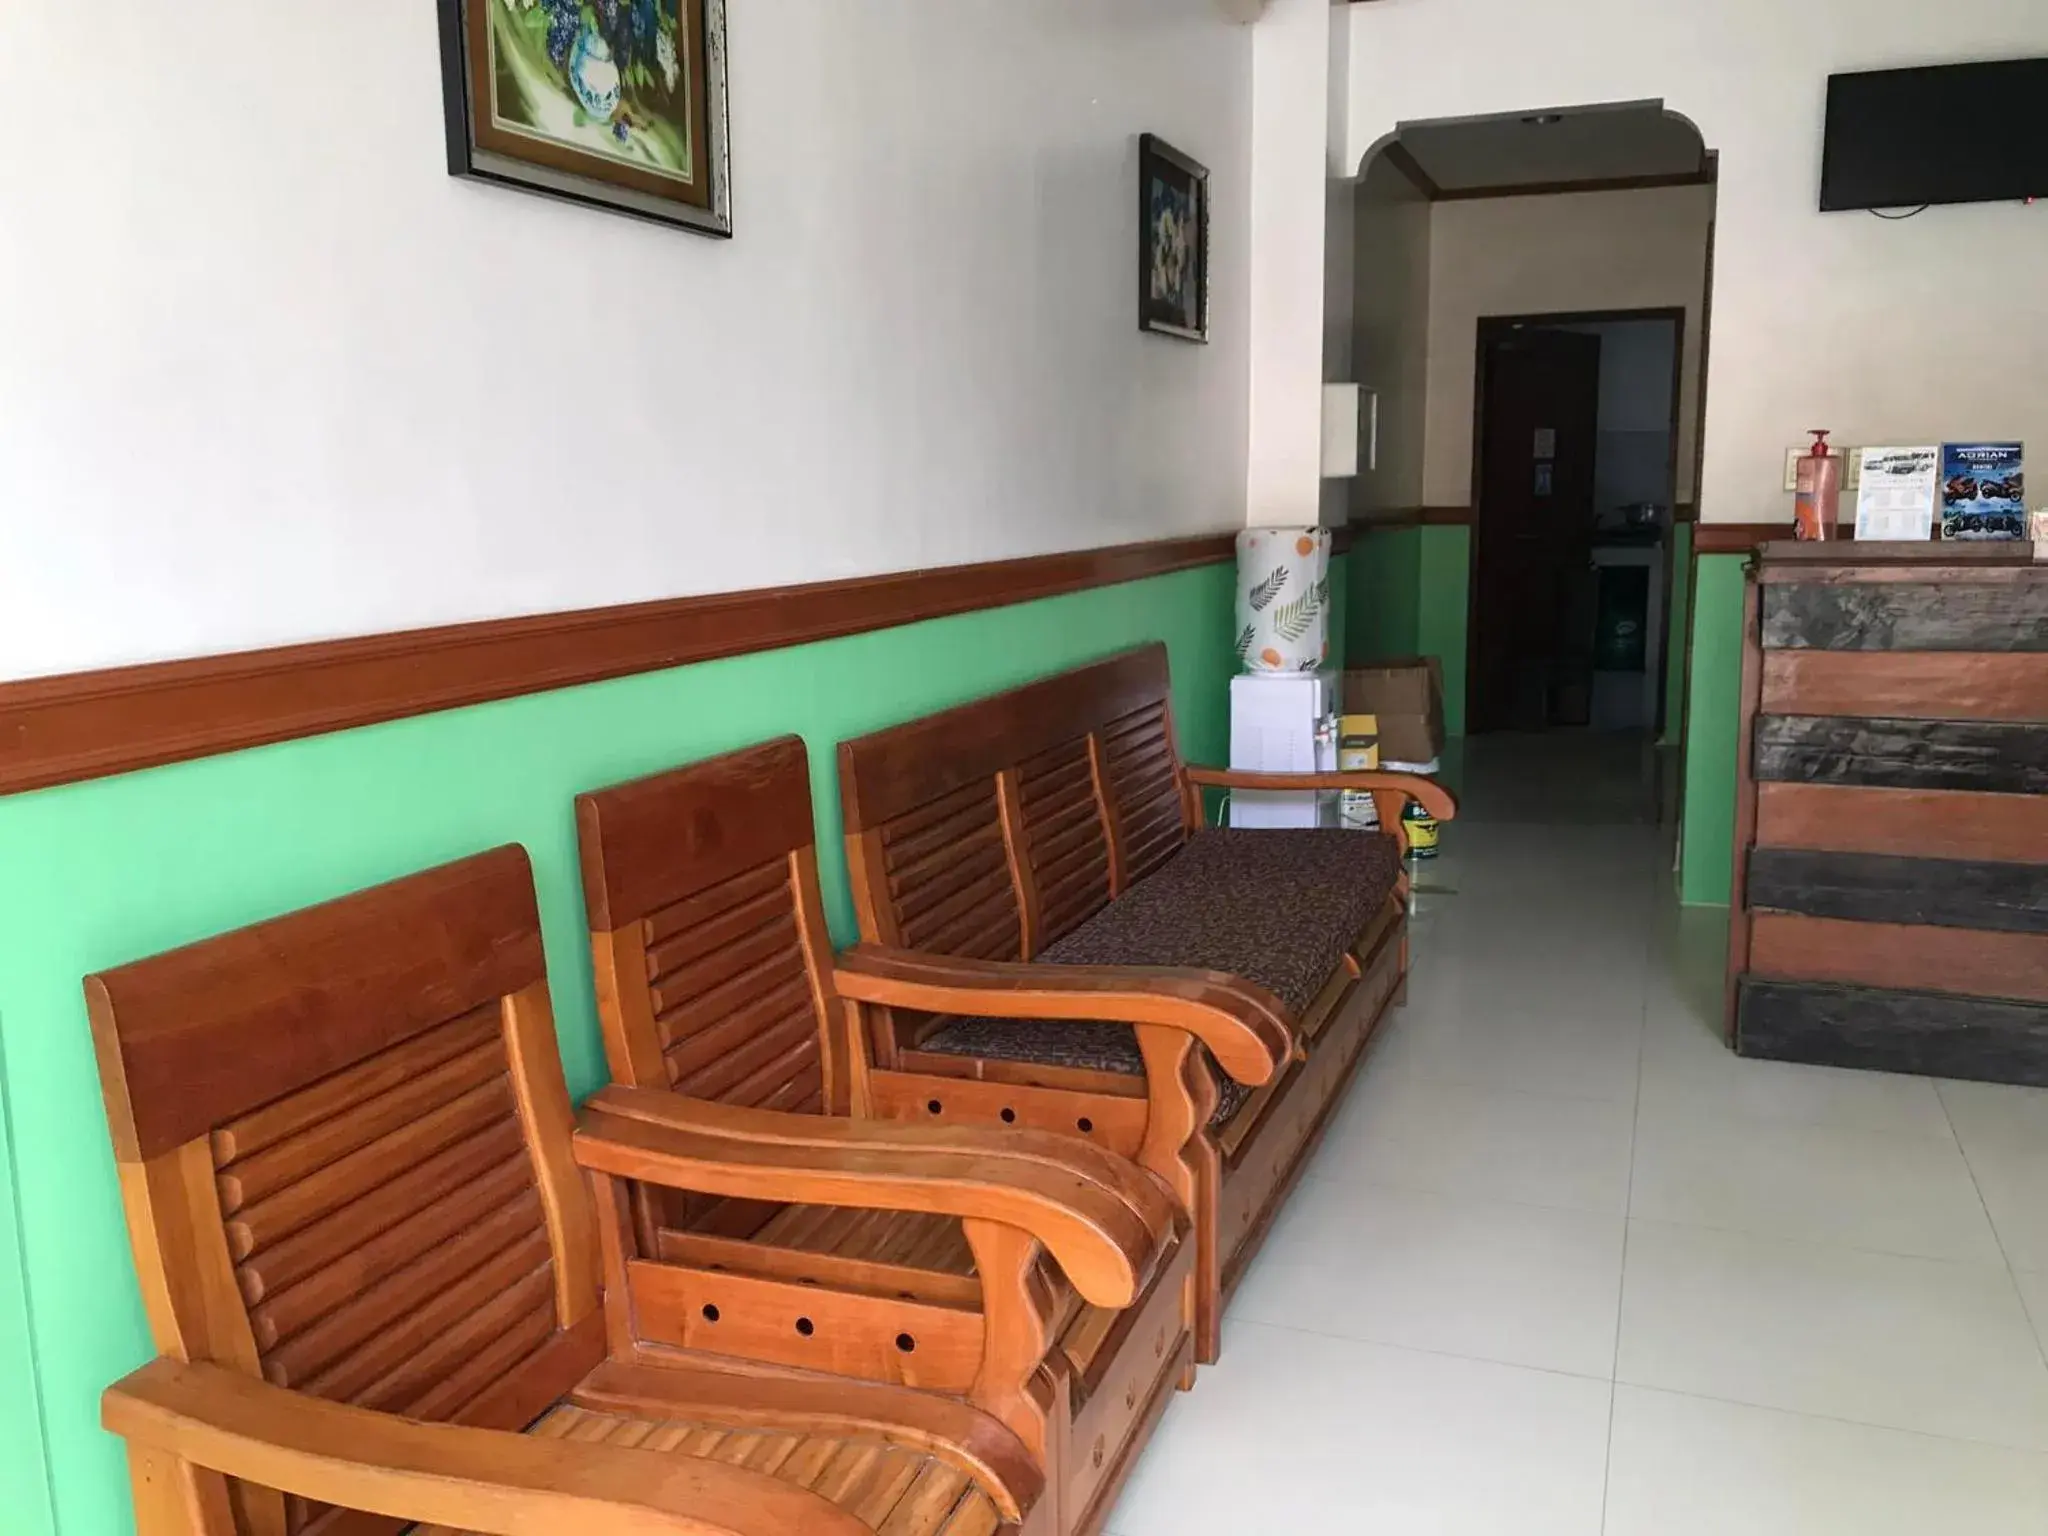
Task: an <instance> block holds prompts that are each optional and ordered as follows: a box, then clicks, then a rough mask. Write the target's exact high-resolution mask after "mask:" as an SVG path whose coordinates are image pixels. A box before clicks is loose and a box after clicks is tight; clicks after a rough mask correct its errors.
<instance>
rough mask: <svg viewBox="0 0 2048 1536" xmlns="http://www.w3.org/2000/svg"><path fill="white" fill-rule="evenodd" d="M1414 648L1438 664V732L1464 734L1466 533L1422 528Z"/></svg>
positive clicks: (1468, 543)
mask: <svg viewBox="0 0 2048 1536" xmlns="http://www.w3.org/2000/svg"><path fill="white" fill-rule="evenodd" d="M1421 533H1422V557H1421V561H1420V583H1419V584H1420V587H1421V593H1422V596H1421V600H1420V603H1419V605H1418V608H1419V613H1420V620H1419V624H1418V628H1417V631H1416V644H1415V649H1416V650H1417V651H1418V652H1419V653H1420V654H1422V655H1424V656H1438V657H1441V658H1442V659H1443V664H1444V730H1445V731H1446V732H1447V733H1448V734H1450V735H1452V736H1462V735H1464V734H1465V642H1466V636H1467V632H1468V624H1469V621H1470V614H1471V607H1472V602H1471V596H1472V530H1471V529H1470V528H1464V527H1448V528H1446V527H1438V526H1435V525H1432V526H1429V527H1425V528H1423V529H1422V530H1421Z"/></svg>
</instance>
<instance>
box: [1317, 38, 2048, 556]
mask: <svg viewBox="0 0 2048 1536" xmlns="http://www.w3.org/2000/svg"><path fill="white" fill-rule="evenodd" d="M1352 44H1353V46H1352V61H1351V62H1352V70H1351V116H1350V124H1349V128H1350V138H1351V145H1352V153H1353V157H1354V160H1359V159H1362V158H1363V156H1364V154H1365V152H1366V150H1367V149H1368V148H1369V147H1370V146H1371V145H1372V144H1373V143H1374V142H1375V141H1376V140H1378V139H1379V138H1380V137H1381V136H1382V135H1383V134H1385V133H1386V132H1387V131H1388V130H1390V129H1391V128H1392V127H1393V126H1394V125H1395V124H1396V123H1398V122H1402V121H1406V120H1414V119H1419V118H1432V117H1458V116H1466V115H1475V114H1482V113H1495V112H1506V111H1513V110H1516V109H1518V108H1538V107H1546V106H1564V105H1575V104H1579V103H1586V102H1602V101H1624V100H1635V99H1642V98H1645V97H1662V98H1663V99H1664V101H1665V103H1666V105H1667V106H1669V107H1670V108H1672V109H1674V110H1676V111H1679V112H1683V113H1685V114H1686V115H1687V116H1689V117H1690V118H1692V120H1693V121H1694V122H1695V123H1697V124H1698V125H1699V127H1700V130H1701V132H1702V134H1703V135H1704V137H1705V139H1706V142H1707V144H1708V145H1709V146H1710V147H1712V148H1715V149H1718V150H1719V151H1720V155H1721V186H1720V204H1719V212H1718V229H1717V232H1716V246H1715V290H1714V321H1713V353H1712V357H1711V358H1710V360H1709V377H1708V386H1707V428H1706V433H1707V436H1706V460H1705V466H1704V471H1703V482H1702V486H1701V491H1700V512H1701V516H1702V517H1703V518H1704V519H1706V520H1709V521H1732V522H1747V521H1755V520H1762V519H1766V518H1770V519H1776V518H1779V517H1786V516H1789V501H1788V499H1787V498H1786V497H1785V496H1784V494H1783V492H1782V490H1781V489H1780V487H1781V485H1782V479H1783V472H1784V450H1785V448H1786V447H1788V446H1790V445H1791V444H1793V443H1796V442H1798V441H1800V440H1801V434H1802V433H1803V432H1804V430H1805V429H1806V428H1808V427H1816V426H1831V427H1833V428H1835V429H1836V432H1837V436H1838V439H1839V440H1840V441H1842V442H1847V443H1858V442H1905V441H1929V440H1933V439H1937V438H1945V437H1960V436H1980V435H1981V436H1986V437H1993V438H1997V437H2008V436H2010V437H2020V438H2025V437H2032V438H2033V439H2034V440H2035V442H2037V443H2042V442H2048V303H2044V301H2043V298H2042V292H2043V290H2042V272H2043V270H2044V266H2043V263H2044V257H2048V209H2041V208H2035V209H2026V208H2022V207H2019V206H2016V205H1992V204H1986V205H1981V206H1976V207H1963V208H1936V209H1931V210H1929V211H1928V212H1927V213H1926V214H1924V215H1922V216H1921V217H1919V218H1916V219H1911V220H1908V221H1906V222H1904V223H1886V222H1883V221H1881V220H1878V219H1875V218H1873V217H1871V216H1870V215H1868V214H1864V213H1834V214H1821V213H1818V212H1816V211H1815V208H1816V206H1817V203H1818V195H1819V184H1820V152H1821V124H1822V113H1823V107H1824V102H1825V92H1826V79H1827V76H1828V75H1829V74H1830V73H1832V72H1835V71H1840V70H1847V69H1875V68H1884V67H1889V66H1895V65H1907V64H1921V63H1936V62H1944V61H1960V60H1968V59H1975V58H1992V57H2000V56H2011V55H2032V54H2042V53H2048V4H2043V3H2042V0H1967V3H1956V4H1949V5H1929V4H1925V3H1923V0H1802V3H1800V4H1796V5H1788V4H1785V3H1784V0H1717V3H1715V4H1712V5H1706V4H1690V5H1682V4H1670V3H1666V4H1645V3H1643V0H1558V3H1554V4H1549V5H1530V4H1528V3H1527V0H1388V3H1384V4H1379V5H1372V6H1367V7H1363V8H1361V10H1360V11H1359V12H1358V13H1357V15H1355V16H1354V18H1353V22H1352ZM1987 358H1991V359H1995V360H1996V361H1995V362H1994V363H1993V364H1992V365H1991V366H1986V364H1985V361H1984V360H1985V359H1987Z"/></svg>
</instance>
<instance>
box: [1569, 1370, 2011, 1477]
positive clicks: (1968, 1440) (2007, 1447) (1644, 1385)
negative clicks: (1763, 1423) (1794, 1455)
mask: <svg viewBox="0 0 2048 1536" xmlns="http://www.w3.org/2000/svg"><path fill="white" fill-rule="evenodd" d="M1581 1379H1582V1380H1583V1379H1584V1378H1581ZM1614 1385H1615V1388H1616V1389H1617V1390H1619V1389H1620V1388H1622V1387H1629V1388H1632V1389H1633V1390H1635V1391H1637V1392H1661V1393H1663V1394H1664V1395H1665V1396H1666V1397H1683V1398H1689V1399H1691V1400H1692V1401H1694V1402H1700V1403H1726V1404H1728V1405H1729V1406H1730V1407H1734V1408H1754V1409H1755V1410H1756V1411H1757V1412H1759V1413H1781V1414H1784V1415H1785V1416H1786V1417H1787V1418H1793V1419H1813V1420H1815V1421H1817V1422H1819V1423H1823V1424H1846V1425H1847V1426H1849V1427H1850V1428H1851V1429H1878V1430H1883V1431H1884V1432H1885V1433H1886V1434H1888V1435H1912V1436H1913V1437H1914V1438H1915V1439H1919V1440H1931V1441H1933V1442H1934V1443H1935V1444H1937V1445H1974V1446H1981V1447H1986V1448H1988V1449H1991V1450H1994V1451H2011V1452H2012V1453H2014V1454H2015V1455H2018V1456H2032V1457H2034V1458H2036V1459H2037V1460H2040V1461H2043V1462H2048V1447H2041V1446H2032V1445H2014V1444H2012V1443H2011V1442H2010V1441H2006V1440H1980V1439H1978V1438H1977V1437H1976V1436H1974V1435H1938V1434H1936V1433H1935V1432H1934V1431H1933V1430H1931V1429H1913V1428H1910V1427H1908V1426H1906V1425H1903V1424H1886V1423H1882V1422H1881V1421H1879V1420H1877V1419H1851V1418H1845V1417H1843V1416H1842V1415H1841V1414H1839V1413H1815V1412H1814V1411H1813V1410H1812V1409H1810V1408H1787V1407H1786V1406H1785V1405H1784V1404H1782V1403H1759V1402H1756V1401H1753V1400H1752V1399H1750V1398H1746V1397H1722V1396H1720V1395H1719V1394H1718V1393H1714V1392H1688V1391H1686V1390H1685V1389H1684V1388H1683V1387H1666V1386H1659V1385H1658V1384H1657V1383H1656V1382H1652V1381H1631V1380H1629V1379H1628V1378H1627V1377H1616V1378H1615V1381H1614Z"/></svg>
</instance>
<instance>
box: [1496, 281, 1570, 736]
mask: <svg viewBox="0 0 2048 1536" xmlns="http://www.w3.org/2000/svg"><path fill="white" fill-rule="evenodd" d="M1481 342H1482V346H1481V356H1480V379H1479V382H1480V399H1479V442H1478V451H1479V464H1478V470H1479V473H1478V492H1479V498H1478V508H1477V515H1476V517H1475V519H1474V522H1475V527H1474V529H1473V537H1474V547H1473V556H1472V558H1473V582H1472V586H1473V591H1472V600H1473V607H1472V666H1471V685H1470V695H1469V698H1468V700H1467V714H1468V716H1469V724H1470V728H1471V729H1472V730H1475V731H1487V730H1509V729H1511V730H1541V729H1543V727H1545V726H1546V725H1583V724H1584V723H1585V722H1586V718H1587V712H1588V708H1589V704H1590V690H1591V686H1592V675H1593V666H1592V650H1593V612H1592V604H1593V597H1594V591H1595V588H1594V584H1593V583H1594V577H1593V573H1592V560H1591V546H1592V538H1593V457H1594V450H1595V446H1596V442H1597V427H1598V420H1599V414H1600V338H1599V337H1598V336H1592V335H1586V334H1583V333H1580V332H1577V331H1559V330H1546V329H1544V328H1542V327H1541V326H1536V325H1510V324H1503V323H1499V322H1493V323H1489V324H1487V325H1486V328H1485V329H1484V330H1483V331H1482V333H1481Z"/></svg>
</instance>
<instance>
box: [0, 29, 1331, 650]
mask: <svg viewBox="0 0 2048 1536" xmlns="http://www.w3.org/2000/svg"><path fill="white" fill-rule="evenodd" d="M78 10H79V7H78V6H77V5H76V4H75V3H61V0H23V3H16V4H10V5H5V6H0V125H4V126H5V128H6V129H7V138H8V142H9V143H11V144H12V145H13V146H14V152H12V153H10V154H9V155H8V156H6V157H5V158H4V159H0V677H19V676H27V675H34V674H40V673H47V672H56V671H65V670H71V669H75V668H83V667H90V666H96V665H104V664H110V663H119V662H128V661H137V660H144V659H153V658H162V657H174V656H183V655H191V654H199V653H208V652H215V651H222V650H230V649H237V648H243V647H250V646H258V645H264V644H271V643H278V642H285V641H294V640H302V639H311V638H318V637H325V636H334V635H344V634H354V633H362V632H367V631H375V630H385V629H393V628H400V627H406V626H411V625H419V624H427V623H435V622H443V621H453V620H463V619H474V618H480V617H487V616H496V615H503V614H509V613H515V612H525V611H540V610H551V609H561V608H569V607H579V606H587V605H595V604H606V603H616V602H624V601H630V600H634V599H642V598H654V597H663V596H670V595H675V594H681V593H691V592H703V591H716V590H726V589H732V588H739V587H751V586H760V585H765V584H770V583H779V582H791V581H802V580H811V579H822V578H830V577H836V576H850V575H857V574H862V573H868V572H877V571H885V570H897V569H904V568H911V567H917V566H925V565H936V564H943V563H951V562H959V561H970V560H979V559H989V558H998V557H1005V556H1014V555H1027V554H1034V553H1039V552H1044V551H1051V550H1058V549H1065V548H1077V547H1085V546H1093V545H1101V544H1108V543H1114V542H1118V541H1121V540H1132V539H1145V538H1155V537H1161V536H1168V535H1173V534H1177V533H1192V532H1198V531H1206V530H1212V529H1218V528H1225V527H1231V526H1236V525H1241V524H1242V523H1243V522H1244V520H1245V486H1246V474H1245V466H1246V428H1245V423H1246V393H1247V347H1248V343H1247V336H1248V324H1249V322H1248V314H1247V311H1248V303H1249V290H1248V280H1247V276H1246V266H1247V233H1248V209H1249V187H1248V175H1249V142H1250V90H1251V47H1252V45H1251V35H1252V34H1251V33H1249V32H1248V31H1246V30H1245V29H1244V28H1242V27H1240V26H1236V25H1234V24H1232V23H1230V22H1229V21H1228V20H1226V19H1225V18H1224V16H1223V14H1222V12H1221V11H1220V9H1219V8H1218V7H1217V6H1216V5H1215V4H1214V3H1213V0H1031V3H1030V4H1029V5H1018V4H1016V3H1014V0H860V3H859V4H857V5H856V4H849V3H847V0H738V3H735V4H733V5H732V6H731V7H730V10H731V17H732V19H731V33H730V38H731V58H732V73H733V123H734V158H735V166H736V181H735V196H734V203H735V214H736V224H737V232H738V238H737V239H736V240H735V241H733V242H732V243H730V244H720V243H716V242H712V241H708V240H704V239H701V238H697V237H693V236H690V235H687V234H682V233H678V232H675V231H672V230H668V229H664V228H658V227H654V226H649V225H645V224H640V223H636V222H633V221H631V220H628V219H625V218H623V217H620V216H618V215H613V214H605V213H599V212H592V211H587V210H584V209H579V208H573V207H568V206H564V205H560V204H555V203H550V202H548V201H545V200H543V199H540V198H537V197H534V196H531V195H526V194H520V193H514V192H510V191H504V190H499V189H496V188H488V187H483V186H478V185H472V184H467V183H462V182H457V181H454V180H452V179H451V178H450V177H449V176H448V175H447V172H446V165H445V158H444V150H443V146H442V126H441V83H440V63H439V57H438V51H437V41H436V29H435V20H434V6H433V5H432V4H430V3H428V0H356V3H353V4H349V5H324V6H323V5H304V4H282V5H280V4H259V3H257V0H184V3H179V4H165V3H163V0H112V3H111V4H101V5H98V6H94V7H92V8H91V13H92V15H91V23H90V25H86V24H82V20H81V17H80V16H79V15H78V14H77V12H78ZM1320 19H1321V18H1320V17H1319V20H1320ZM1325 73H1326V71H1325V69H1324V66H1323V65H1322V63H1321V62H1319V63H1318V66H1317V79H1318V82H1320V81H1321V80H1322V79H1323V78H1324V77H1325ZM1144 130H1150V131H1153V132H1157V133H1160V134H1162V135H1164V136H1165V137H1167V138H1168V139H1170V140H1171V141H1173V142H1174V143H1176V144H1178V145H1179V146H1181V147H1182V148H1184V149H1185V150H1187V151H1188V152H1189V153H1190V154H1193V155H1195V156H1197V157H1198V158H1200V159H1202V160H1203V161H1205V162H1207V164H1208V165H1209V166H1210V167H1211V170H1212V172H1213V179H1212V181H1211V188H1212V191H1213V194H1214V199H1215V207H1216V220H1215V229H1214V253H1213V268H1212V270H1213V274H1214V299H1213V304H1212V312H1213V317H1214V336H1215V339H1214V343H1213V344H1212V345H1211V346H1208V347H1196V346H1190V345H1188V344H1186V343H1182V342H1178V341H1173V340H1169V339H1165V338H1160V337H1155V336H1141V335H1140V333H1139V332H1138V330H1137V326H1136V317H1135V305H1136V295H1135V292H1134V289H1135V282H1136V279H1135V268H1136V265H1137V263H1136V255H1135V250H1134V242H1135V240H1136V238H1137V232H1136V213H1135V208H1136V201H1137V198H1136V176H1137V172H1136V158H1137V151H1136V139H1137V135H1138V134H1139V133H1140V132H1141V131H1144ZM1321 131H1322V130H1321V126H1320V122H1319V123H1318V129H1317V132H1318V134H1319V135H1320V134H1321ZM1310 156H1311V159H1310V173H1311V174H1312V175H1317V176H1319V175H1320V174H1321V168H1322V164H1323V158H1324V156H1323V146H1322V141H1321V139H1320V137H1318V139H1317V141H1316V143H1315V144H1314V145H1312V146H1311V150H1310ZM1318 191H1320V187H1318ZM1314 252H1315V254H1314V257H1313V258H1312V259H1317V260H1319V259H1320V253H1321V245H1320V240H1318V242H1317V244H1316V246H1315V248H1314Z"/></svg>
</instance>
